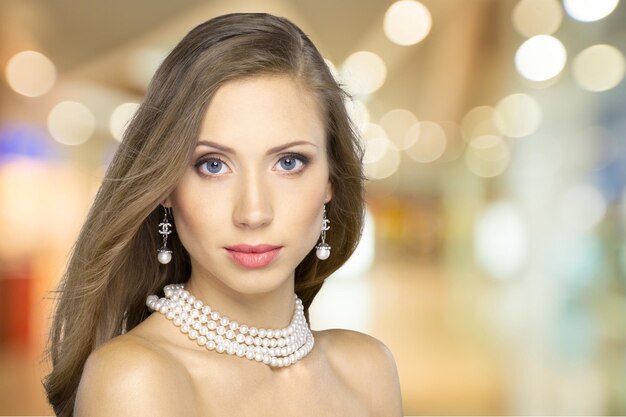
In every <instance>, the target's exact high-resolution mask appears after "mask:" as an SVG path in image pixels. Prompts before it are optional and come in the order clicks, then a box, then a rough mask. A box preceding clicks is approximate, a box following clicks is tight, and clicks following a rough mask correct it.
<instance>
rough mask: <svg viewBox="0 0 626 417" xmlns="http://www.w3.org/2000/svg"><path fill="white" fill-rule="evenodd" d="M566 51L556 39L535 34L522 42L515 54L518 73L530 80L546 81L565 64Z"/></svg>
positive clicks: (556, 73)
mask: <svg viewBox="0 0 626 417" xmlns="http://www.w3.org/2000/svg"><path fill="white" fill-rule="evenodd" d="M566 60H567V52H566V51H565V47H564V46H563V44H562V43H561V41H559V40H558V39H556V38H554V37H552V36H548V35H537V36H533V37H532V38H530V39H528V40H527V41H526V42H524V43H523V44H522V45H521V46H520V47H519V49H518V50H517V53H516V54H515V66H516V68H517V70H518V71H519V73H520V74H521V75H522V76H524V77H525V78H527V79H529V80H531V81H546V80H549V79H550V78H553V77H556V76H557V75H558V74H559V73H560V72H561V71H563V67H564V66H565V61H566Z"/></svg>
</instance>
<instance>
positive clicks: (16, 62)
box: [5, 51, 56, 97]
mask: <svg viewBox="0 0 626 417" xmlns="http://www.w3.org/2000/svg"><path fill="white" fill-rule="evenodd" d="M5 77H6V80H7V83H8V84H9V86H10V87H11V88H12V89H13V90H14V91H15V92H16V93H19V94H21V95H23V96H27V97H39V96H42V95H44V94H46V93H47V92H48V91H50V89H51V88H52V86H53V85H54V81H55V80H56V68H55V66H54V64H53V63H52V61H50V59H48V57H46V56H45V55H44V54H42V53H40V52H35V51H22V52H19V53H17V54H15V55H13V56H12V57H11V58H10V59H9V62H8V63H7V65H6V68H5Z"/></svg>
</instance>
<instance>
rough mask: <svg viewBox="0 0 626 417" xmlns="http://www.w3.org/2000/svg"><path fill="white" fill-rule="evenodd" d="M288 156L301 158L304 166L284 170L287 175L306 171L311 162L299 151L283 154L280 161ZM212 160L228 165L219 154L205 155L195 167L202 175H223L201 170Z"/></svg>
mask: <svg viewBox="0 0 626 417" xmlns="http://www.w3.org/2000/svg"><path fill="white" fill-rule="evenodd" d="M288 158H291V159H297V160H299V161H300V162H302V167H300V169H298V170H297V171H295V172H293V173H290V171H284V172H286V175H298V174H300V173H301V172H302V171H304V169H305V168H306V166H307V165H308V164H309V162H310V160H309V158H308V157H307V156H305V155H302V154H299V153H289V154H285V155H282V156H281V157H280V159H279V160H278V161H279V162H280V161H282V160H283V159H288ZM211 161H219V162H221V163H222V164H224V165H228V164H227V163H226V161H224V160H223V159H222V158H220V157H219V156H217V155H214V156H210V155H209V156H205V157H203V158H202V159H200V160H199V161H198V162H196V164H195V168H196V170H197V171H198V172H199V173H200V175H202V176H205V177H221V176H222V175H224V174H206V173H204V172H202V171H201V170H200V167H202V166H203V165H204V164H206V163H207V162H211Z"/></svg>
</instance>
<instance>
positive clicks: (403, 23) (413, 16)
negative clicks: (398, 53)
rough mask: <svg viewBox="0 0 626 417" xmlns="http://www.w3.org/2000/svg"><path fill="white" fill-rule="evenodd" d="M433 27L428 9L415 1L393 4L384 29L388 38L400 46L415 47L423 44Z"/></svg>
mask: <svg viewBox="0 0 626 417" xmlns="http://www.w3.org/2000/svg"><path fill="white" fill-rule="evenodd" d="M431 26H432V17H431V15H430V12H429V11H428V8H427V7H426V6H424V5H423V4H422V3H420V2H417V1H414V0H400V1H397V2H395V3H393V4H392V5H391V6H389V9H387V12H386V13H385V19H384V22H383V29H384V31H385V35H387V38H389V40H390V41H391V42H393V43H396V44H398V45H403V46H407V45H415V44H416V43H418V42H421V41H422V40H423V39H424V38H425V37H426V36H428V33H429V32H430V29H431Z"/></svg>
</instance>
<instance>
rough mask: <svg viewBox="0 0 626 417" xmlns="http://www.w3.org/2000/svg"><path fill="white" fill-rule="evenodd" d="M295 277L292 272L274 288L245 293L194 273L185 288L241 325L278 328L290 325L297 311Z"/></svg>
mask: <svg viewBox="0 0 626 417" xmlns="http://www.w3.org/2000/svg"><path fill="white" fill-rule="evenodd" d="M293 278H294V277H293V272H292V274H291V277H290V279H287V280H285V283H284V285H281V286H280V287H278V288H276V289H275V290H273V291H270V292H266V293H261V294H258V293H257V294H245V293H241V292H237V291H235V290H233V289H232V288H230V287H227V286H226V285H224V284H223V283H222V282H220V281H219V280H218V279H215V278H212V277H209V276H206V275H202V274H194V272H192V273H191V276H190V277H189V280H188V281H187V283H186V284H185V289H186V290H187V291H189V293H190V294H191V295H193V296H195V297H196V299H198V300H200V301H202V302H203V303H204V304H205V305H207V304H208V305H210V306H211V308H212V309H213V310H216V311H218V312H219V313H220V314H221V315H222V316H226V317H228V318H229V319H230V320H234V321H237V322H238V323H239V324H245V325H247V326H254V327H257V328H265V329H279V328H283V327H286V326H288V325H289V323H290V321H291V318H292V317H293V314H294V298H293V294H294V279H293Z"/></svg>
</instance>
